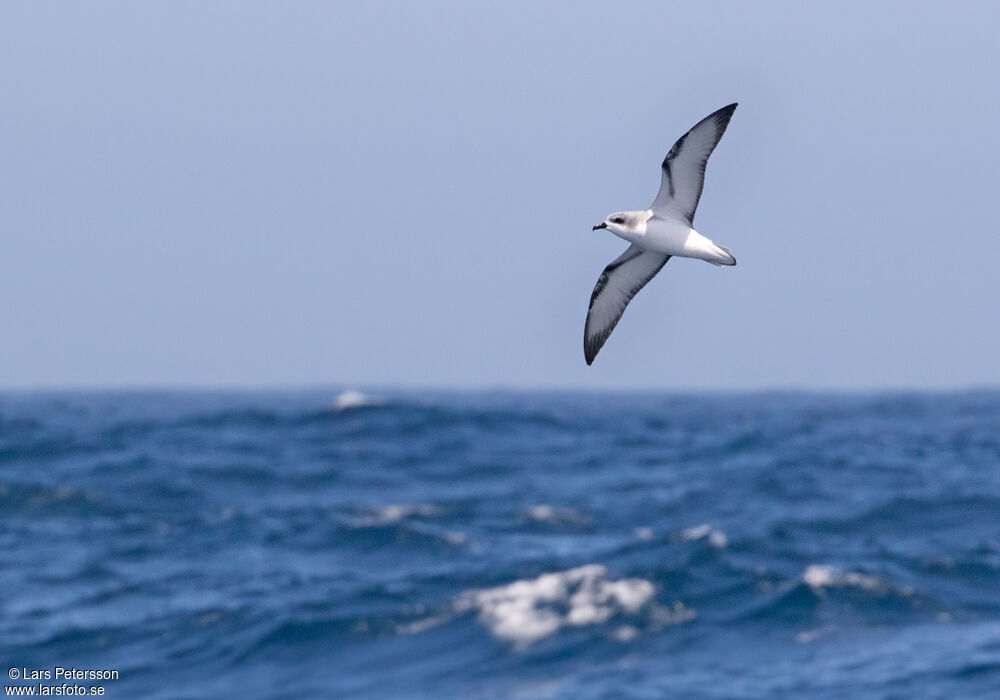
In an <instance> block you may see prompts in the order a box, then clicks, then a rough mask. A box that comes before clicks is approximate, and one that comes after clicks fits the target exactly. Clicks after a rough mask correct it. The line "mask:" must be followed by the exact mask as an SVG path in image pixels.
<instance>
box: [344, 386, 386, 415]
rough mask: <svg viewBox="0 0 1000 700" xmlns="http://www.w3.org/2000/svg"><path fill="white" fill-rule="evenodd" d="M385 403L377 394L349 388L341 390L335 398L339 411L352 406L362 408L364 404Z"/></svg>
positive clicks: (378, 404)
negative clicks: (370, 394) (373, 394)
mask: <svg viewBox="0 0 1000 700" xmlns="http://www.w3.org/2000/svg"><path fill="white" fill-rule="evenodd" d="M384 403H385V401H384V400H382V399H380V398H378V397H376V396H369V395H368V394H362V393H361V392H360V391H354V390H353V389H349V390H347V391H344V392H341V393H340V394H339V395H338V396H337V398H336V399H334V400H333V407H334V409H336V410H338V411H346V410H348V409H351V408H361V407H362V406H381V405H383V404H384Z"/></svg>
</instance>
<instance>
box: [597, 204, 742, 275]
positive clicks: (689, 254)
mask: <svg viewBox="0 0 1000 700" xmlns="http://www.w3.org/2000/svg"><path fill="white" fill-rule="evenodd" d="M622 214H623V215H625V216H624V218H625V220H626V224H625V225H622V224H615V223H614V222H611V223H609V224H608V230H609V231H611V232H612V233H613V234H615V235H616V236H618V237H619V238H624V239H625V240H626V241H628V242H629V243H633V244H635V245H637V246H638V247H640V248H642V249H643V250H648V251H652V252H654V253H664V254H666V255H670V256H675V257H678V258H696V259H698V260H704V261H706V262H710V263H712V264H714V265H732V264H733V262H734V261H732V255H731V254H730V253H729V252H728V251H727V250H726V249H725V248H723V247H722V246H719V245H716V244H715V243H714V242H713V241H712V240H711V239H709V238H706V237H705V236H703V235H701V234H700V233H698V232H697V231H695V230H694V229H693V228H691V226H690V225H688V224H687V223H686V222H684V221H682V220H680V219H677V218H674V217H672V216H657V215H656V214H654V213H653V210H652V209H646V210H645V211H626V212H622ZM612 217H614V215H612ZM629 223H632V225H631V226H630V225H628V224H629Z"/></svg>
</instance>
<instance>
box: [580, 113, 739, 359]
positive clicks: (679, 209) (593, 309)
mask: <svg viewBox="0 0 1000 700" xmlns="http://www.w3.org/2000/svg"><path fill="white" fill-rule="evenodd" d="M735 111H736V103H735V102H734V103H733V104H731V105H728V106H726V107H723V108H722V109H720V110H718V111H716V112H713V113H712V114H709V115H708V116H707V117H705V118H704V119H702V120H701V121H700V122H698V123H697V124H695V125H694V127H692V128H691V130H690V131H688V132H687V133H686V134H684V135H683V136H681V137H680V138H679V139H677V143H675V144H674V146H673V148H671V149H670V152H669V153H667V156H666V158H664V159H663V163H662V165H661V170H662V172H661V175H660V191H659V192H658V193H657V195H656V199H654V200H653V203H652V204H651V205H650V207H649V208H648V209H644V210H642V211H619V212H615V213H614V214H610V215H608V218H606V219H605V220H604V221H603V222H601V223H599V224H598V225H597V226H594V230H595V231H596V230H598V229H607V230H608V231H611V232H612V233H613V234H615V235H616V236H619V237H620V238H624V239H625V240H626V241H628V242H629V243H631V244H632V245H630V246H629V247H628V249H627V250H626V251H625V252H624V253H622V254H621V255H619V256H618V257H617V258H615V259H614V260H613V261H612V262H611V264H609V265H608V266H607V267H605V268H604V272H602V273H601V276H600V278H599V279H598V280H597V285H596V286H595V287H594V291H593V293H592V294H591V295H590V308H589V309H588V311H587V323H586V326H585V327H584V330H583V354H584V357H585V358H586V360H587V364H588V365H589V364H591V363H592V362H593V361H594V358H595V357H597V353H598V352H599V351H600V349H601V347H603V346H604V342H605V341H606V340H607V339H608V336H610V335H611V331H613V330H614V328H615V326H616V325H618V321H619V319H621V317H622V314H623V313H625V307H626V306H628V303H629V302H630V301H632V297H634V296H635V295H636V294H637V293H638V292H639V290H640V289H642V288H643V287H644V286H645V285H646V283H647V282H649V280H651V279H653V277H655V276H656V273H657V272H659V271H660V269H661V268H662V267H663V266H664V265H666V264H667V261H668V260H670V258H672V257H674V256H676V257H681V258H696V259H698V260H704V261H706V262H710V263H712V264H713V265H725V266H730V265H735V264H736V258H734V257H733V255H732V253H730V252H729V251H728V250H727V249H725V248H723V247H722V246H720V245H718V244H717V243H715V242H713V241H712V240H710V239H708V238H706V237H705V236H703V235H701V234H700V233H698V232H697V231H695V230H694V213H695V210H696V209H697V208H698V200H699V199H700V198H701V190H702V187H703V186H704V184H705V165H706V164H707V163H708V157H709V156H710V155H712V151H714V150H715V147H716V145H718V143H719V140H720V139H721V138H722V134H724V133H725V131H726V127H727V126H729V120H730V119H731V118H732V116H733V112H735Z"/></svg>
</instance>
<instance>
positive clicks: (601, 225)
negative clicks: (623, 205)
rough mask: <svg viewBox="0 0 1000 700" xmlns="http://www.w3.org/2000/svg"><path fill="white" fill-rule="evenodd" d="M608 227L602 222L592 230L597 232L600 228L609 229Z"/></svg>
mask: <svg viewBox="0 0 1000 700" xmlns="http://www.w3.org/2000/svg"><path fill="white" fill-rule="evenodd" d="M607 227H608V225H607V223H605V222H603V221H602V222H601V223H599V224H597V226H595V227H594V228H592V229H591V231H596V230H597V229H599V228H607Z"/></svg>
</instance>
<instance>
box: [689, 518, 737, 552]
mask: <svg viewBox="0 0 1000 700" xmlns="http://www.w3.org/2000/svg"><path fill="white" fill-rule="evenodd" d="M681 539H682V540H684V541H685V542H694V541H695V540H701V539H707V540H708V543H709V544H710V545H712V546H713V547H715V548H716V549H722V548H723V547H725V546H726V545H727V544H729V538H728V537H726V533H724V532H723V531H722V530H716V529H715V528H713V527H712V526H711V525H709V524H708V523H705V524H702V525H696V526H695V527H689V528H687V529H686V530H684V531H683V532H681Z"/></svg>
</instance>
